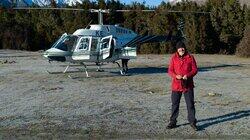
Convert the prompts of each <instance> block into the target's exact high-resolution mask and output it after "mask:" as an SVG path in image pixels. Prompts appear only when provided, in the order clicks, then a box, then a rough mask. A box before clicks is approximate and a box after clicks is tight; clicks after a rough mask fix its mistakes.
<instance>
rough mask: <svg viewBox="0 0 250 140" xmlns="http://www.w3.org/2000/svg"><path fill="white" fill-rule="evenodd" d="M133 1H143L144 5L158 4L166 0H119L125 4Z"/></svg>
mask: <svg viewBox="0 0 250 140" xmlns="http://www.w3.org/2000/svg"><path fill="white" fill-rule="evenodd" d="M134 1H136V2H139V3H143V1H145V2H146V5H149V6H158V5H160V4H161V2H162V1H165V2H167V1H168V0H120V2H121V3H126V4H131V3H132V2H134Z"/></svg>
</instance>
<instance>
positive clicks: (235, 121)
mask: <svg viewBox="0 0 250 140" xmlns="http://www.w3.org/2000/svg"><path fill="white" fill-rule="evenodd" d="M194 56H195V58H196V59H197V63H198V67H199V73H198V75H197V76H196V77H195V78H194V80H195V85H196V88H195V105H196V114H197V119H198V126H199V127H200V128H201V130H200V131H197V132H195V131H193V130H192V128H191V127H190V126H189V125H188V121H187V112H186V105H185V101H184V98H182V100H181V106H180V114H179V118H178V125H179V127H177V128H176V129H172V130H167V129H166V125H167V123H168V120H169V115H170V108H171V101H170V92H171V91H170V82H171V79H170V77H169V76H168V75H167V74H166V67H167V64H168V61H169V57H170V55H140V56H138V58H137V59H134V60H131V61H130V62H129V67H130V69H129V73H130V74H129V75H128V76H120V75H119V72H118V68H117V65H115V64H111V63H110V64H107V65H104V66H103V68H104V70H105V71H104V72H96V71H95V68H96V67H94V66H89V67H88V68H89V75H90V76H91V77H90V78H86V75H85V73H84V72H76V70H78V68H80V66H77V65H76V66H74V67H71V68H70V69H69V71H70V72H69V73H66V74H48V73H47V72H46V70H49V71H54V72H58V71H63V70H64V68H65V67H66V65H67V64H66V63H59V62H53V63H52V64H49V63H48V62H47V61H46V60H45V59H44V58H43V57H42V53H41V52H26V51H14V50H0V138H1V139H4V138H17V137H18V138H21V139H34V138H35V139H44V138H45V139H71V138H75V139H82V138H97V139H99V138H116V139H144V138H156V139H163V138H164V139H168V138H172V139H185V138H187V139H190V138H199V139H203V138H205V139H213V138H216V139H249V138H250V121H249V118H250V94H249V91H250V84H249V83H250V59H245V58H237V57H235V56H225V55H194Z"/></svg>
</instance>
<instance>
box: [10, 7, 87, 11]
mask: <svg viewBox="0 0 250 140" xmlns="http://www.w3.org/2000/svg"><path fill="white" fill-rule="evenodd" d="M13 9H15V10H68V11H91V10H85V9H77V8H52V7H44V8H36V7H30V8H28V7H16V8H13Z"/></svg>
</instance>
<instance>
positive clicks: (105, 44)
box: [100, 35, 113, 59]
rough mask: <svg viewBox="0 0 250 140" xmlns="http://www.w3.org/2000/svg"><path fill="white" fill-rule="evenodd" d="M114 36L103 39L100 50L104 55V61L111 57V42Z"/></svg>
mask: <svg viewBox="0 0 250 140" xmlns="http://www.w3.org/2000/svg"><path fill="white" fill-rule="evenodd" d="M112 38H113V36H112V35H110V36H106V37H104V38H102V39H101V48H100V50H101V51H100V53H101V55H102V59H106V58H108V57H110V54H111V53H110V48H111V42H112Z"/></svg>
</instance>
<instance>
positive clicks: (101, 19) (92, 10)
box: [91, 9, 109, 25]
mask: <svg viewBox="0 0 250 140" xmlns="http://www.w3.org/2000/svg"><path fill="white" fill-rule="evenodd" d="M91 12H92V13H94V12H96V13H98V24H100V25H103V13H109V9H107V10H103V9H91Z"/></svg>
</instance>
